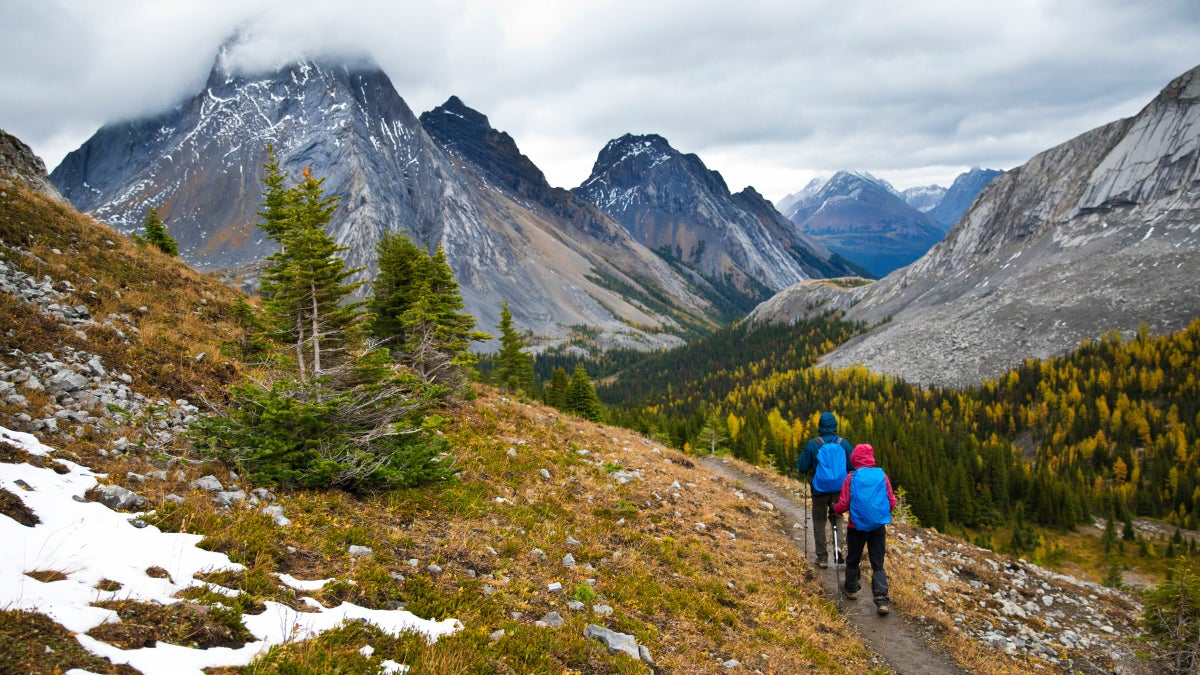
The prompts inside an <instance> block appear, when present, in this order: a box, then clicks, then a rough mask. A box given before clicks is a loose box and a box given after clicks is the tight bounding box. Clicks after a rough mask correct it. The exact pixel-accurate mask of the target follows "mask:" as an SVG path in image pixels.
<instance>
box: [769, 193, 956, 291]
mask: <svg viewBox="0 0 1200 675" xmlns="http://www.w3.org/2000/svg"><path fill="white" fill-rule="evenodd" d="M783 203H786V204H787V208H786V210H785V212H784V215H786V216H787V217H788V218H789V219H790V220H791V221H792V222H793V223H795V225H796V227H797V228H798V229H799V230H800V231H801V232H803V233H805V234H807V235H810V236H812V237H815V238H816V239H818V240H820V241H821V242H822V243H823V244H825V245H826V246H828V247H829V248H830V249H831V250H832V251H834V252H835V253H837V254H839V255H841V256H842V257H843V258H845V259H847V260H851V261H854V262H855V263H857V264H858V265H861V266H862V267H864V268H866V269H867V270H869V272H870V274H871V275H872V276H875V277H881V276H884V275H886V274H887V273H889V272H891V271H892V270H894V269H896V268H898V267H902V266H904V265H907V264H908V263H910V262H912V261H913V260H916V259H917V258H919V257H920V256H921V255H922V254H923V253H925V251H927V250H929V248H930V247H931V246H933V245H934V244H935V243H937V241H938V240H940V239H941V238H942V235H943V231H942V230H941V228H939V227H938V226H937V224H936V223H935V222H934V221H933V220H932V219H930V218H929V217H928V216H927V215H925V214H924V213H921V212H920V211H918V210H917V209H915V208H913V207H912V206H910V205H909V204H908V203H907V202H906V201H905V200H904V198H903V197H902V196H901V195H900V194H899V193H898V192H896V189H895V188H894V187H892V185H891V184H890V183H888V182H887V181H885V180H882V179H880V178H876V177H875V176H873V175H871V174H869V173H866V172H863V171H838V172H837V173H835V174H833V175H832V176H830V177H829V178H828V179H823V180H814V181H812V182H810V183H809V184H808V185H807V186H806V187H805V188H804V189H803V190H801V191H800V192H797V193H793V194H792V195H789V196H788V197H787V198H786V199H785V200H784V202H783Z"/></svg>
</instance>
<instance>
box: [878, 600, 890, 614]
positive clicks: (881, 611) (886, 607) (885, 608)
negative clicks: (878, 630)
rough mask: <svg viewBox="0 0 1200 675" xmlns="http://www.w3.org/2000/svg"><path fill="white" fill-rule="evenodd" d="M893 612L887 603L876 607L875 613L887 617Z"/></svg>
mask: <svg viewBox="0 0 1200 675" xmlns="http://www.w3.org/2000/svg"><path fill="white" fill-rule="evenodd" d="M891 611H892V610H891V608H890V606H889V605H888V604H887V603H884V604H882V605H876V606H875V613H876V614H878V615H879V616H887V615H888V613H889V612H891Z"/></svg>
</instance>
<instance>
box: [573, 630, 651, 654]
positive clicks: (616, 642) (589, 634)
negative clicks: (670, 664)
mask: <svg viewBox="0 0 1200 675" xmlns="http://www.w3.org/2000/svg"><path fill="white" fill-rule="evenodd" d="M583 637H585V638H595V639H597V640H600V641H601V642H603V643H604V646H605V647H608V651H609V653H610V654H618V653H620V654H628V655H629V656H631V657H633V658H635V659H638V660H640V659H641V658H642V655H641V654H640V653H638V644H637V640H636V639H634V637H633V636H632V635H628V634H626V633H618V632H616V631H613V630H609V629H607V628H605V627H603V626H597V625H596V624H594V623H589V624H588V625H587V627H586V628H584V629H583Z"/></svg>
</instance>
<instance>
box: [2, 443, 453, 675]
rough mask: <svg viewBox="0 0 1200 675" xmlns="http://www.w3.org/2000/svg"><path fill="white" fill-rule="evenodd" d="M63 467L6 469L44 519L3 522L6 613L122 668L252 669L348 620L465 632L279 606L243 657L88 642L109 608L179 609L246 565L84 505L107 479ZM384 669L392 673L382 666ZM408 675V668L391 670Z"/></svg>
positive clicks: (271, 608)
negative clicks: (126, 604) (161, 573)
mask: <svg viewBox="0 0 1200 675" xmlns="http://www.w3.org/2000/svg"><path fill="white" fill-rule="evenodd" d="M0 441H4V442H7V443H9V444H11V445H14V446H16V447H19V448H21V449H23V450H25V451H26V452H28V453H30V454H32V455H39V456H41V455H48V454H50V453H52V452H53V449H52V448H49V447H47V446H44V445H42V444H41V443H40V442H39V441H38V440H37V438H36V437H34V436H32V435H31V434H26V433H22V432H17V431H10V430H9V429H6V428H4V427H0ZM54 462H57V463H58V464H61V465H62V466H63V467H65V468H66V469H67V472H66V473H64V474H61V475H60V474H58V473H57V472H55V471H54V470H53V469H50V468H39V467H35V466H32V465H30V464H3V463H0V488H3V489H5V490H7V491H8V492H10V493H12V494H14V495H16V496H17V497H19V498H20V499H21V501H22V502H24V504H25V506H26V507H28V508H29V509H30V510H31V511H33V512H34V513H35V514H37V516H38V518H40V520H41V522H40V523H39V524H38V525H36V526H34V527H25V526H23V525H21V524H19V523H17V522H16V521H15V520H13V519H11V518H0V543H2V546H0V607H3V608H5V609H9V610H28V611H35V612H38V613H41V614H45V615H47V616H49V617H50V618H52V619H53V620H55V621H56V622H58V623H60V624H62V625H63V626H64V627H66V628H67V629H68V630H71V631H73V632H76V633H78V635H77V636H76V637H77V639H78V640H79V642H80V644H82V645H83V646H84V647H85V648H87V649H88V650H89V651H91V652H92V653H94V654H96V655H97V656H101V657H104V658H107V659H109V660H111V661H112V662H113V663H117V664H120V663H127V664H129V665H131V666H133V667H134V668H137V669H138V670H141V671H142V672H144V673H147V674H153V673H163V674H164V675H166V674H170V675H176V674H183V673H189V674H190V673H195V674H196V675H201V673H202V669H203V668H211V667H217V666H242V665H246V664H248V663H249V662H250V661H251V660H253V659H254V657H256V656H257V655H259V654H261V653H264V652H265V651H267V650H268V649H269V648H270V647H272V646H274V645H278V644H282V643H284V642H288V641H294V640H304V639H308V638H311V637H314V636H316V635H318V634H320V633H321V632H323V631H327V630H330V629H333V628H336V627H337V626H339V625H340V624H341V623H342V622H344V621H347V620H361V621H366V622H369V623H371V624H374V625H375V626H378V627H379V628H380V629H381V630H384V631H386V632H388V633H391V634H393V635H397V634H399V633H401V632H404V631H409V632H417V633H421V634H423V635H425V636H426V638H427V639H428V640H429V641H430V642H434V641H436V640H437V639H438V638H439V637H441V636H443V635H451V634H453V633H455V632H457V631H458V630H460V629H461V628H462V624H461V623H460V622H459V621H458V620H457V619H446V620H444V621H431V620H427V619H422V618H420V617H418V616H416V615H414V614H412V613H410V612H407V611H404V610H373V609H366V608H364V607H359V606H357V605H353V604H350V603H343V604H341V605H339V606H338V607H333V608H324V607H320V606H319V605H318V606H317V607H316V609H318V611H316V612H297V611H296V610H294V609H292V608H290V607H287V606H286V605H281V604H278V603H274V602H267V603H265V604H266V607H267V610H266V611H265V612H263V613H262V614H259V615H257V616H254V615H245V616H243V621H244V623H245V625H246V628H247V629H248V630H249V631H250V633H251V634H253V635H254V636H255V638H257V641H255V642H250V643H247V644H246V645H245V646H243V647H241V648H240V649H230V648H213V649H192V648H187V647H180V646H176V645H169V644H164V643H159V644H158V645H157V646H155V647H150V648H145V649H130V650H124V649H119V648H117V647H113V646H112V645H108V644H105V643H103V642H100V641H98V640H95V639H94V638H91V637H89V636H87V635H84V633H85V632H86V631H88V630H91V629H92V628H94V627H96V626H98V625H100V624H103V623H109V622H115V621H119V618H118V617H117V614H116V612H114V611H111V610H107V609H103V608H100V607H93V606H92V605H91V603H93V602H101V601H105V600H135V601H141V602H157V603H161V604H172V603H175V602H179V601H178V600H176V599H175V598H174V597H173V596H175V595H176V594H177V593H179V592H180V591H182V590H184V589H186V588H189V587H192V586H199V585H205V584H204V582H202V581H200V580H197V579H196V578H195V575H196V574H199V573H202V572H213V571H219V570H238V569H241V568H242V566H241V565H239V564H237V563H234V562H232V561H231V560H229V558H228V557H227V556H225V555H224V554H221V553H214V552H211V551H205V550H203V549H200V548H197V547H196V545H197V544H198V543H199V542H200V540H201V539H203V537H201V536H200V535H193V534H179V533H168V532H162V531H161V530H159V529H158V528H156V527H153V526H147V527H143V528H140V529H139V528H137V527H134V526H133V525H132V524H131V523H130V521H131V520H133V519H135V518H136V516H137V514H128V513H118V512H116V511H113V510H111V509H109V508H108V507H106V506H104V505H103V504H100V503H98V502H87V501H83V495H84V493H85V492H87V491H88V490H89V489H90V488H92V487H93V486H95V485H96V484H97V482H98V479H99V478H103V477H104V476H103V474H97V473H94V472H92V471H91V470H90V469H88V468H87V467H85V466H81V465H79V464H75V463H73V462H69V461H66V460H62V459H55V460H54ZM151 567H160V568H163V569H165V570H166V571H167V572H168V575H169V576H168V578H162V579H160V578H155V577H151V576H149V575H147V574H146V570H147V569H148V568H151ZM37 571H55V572H61V573H62V574H65V575H66V579H64V580H61V581H52V582H49V583H44V582H41V581H38V580H36V579H34V578H32V577H30V576H27V574H26V573H27V572H37ZM280 579H281V580H282V581H284V583H287V584H288V585H290V586H292V587H293V588H296V589H299V590H309V589H316V588H320V586H322V585H324V584H325V583H327V581H328V580H321V581H305V580H300V579H295V578H293V577H290V576H288V575H280ZM102 580H109V581H115V582H118V583H119V584H121V588H120V590H117V591H102V590H99V589H97V588H96V586H97V584H99V583H100V582H101V581H102ZM381 667H385V666H383V664H381ZM386 668H387V669H388V670H389V672H402V667H400V666H399V664H394V662H393V663H390V664H388V665H387V666H386Z"/></svg>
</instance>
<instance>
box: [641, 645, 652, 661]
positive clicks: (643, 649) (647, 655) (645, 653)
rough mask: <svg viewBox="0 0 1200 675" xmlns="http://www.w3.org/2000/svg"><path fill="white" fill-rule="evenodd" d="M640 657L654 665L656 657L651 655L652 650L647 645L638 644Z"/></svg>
mask: <svg viewBox="0 0 1200 675" xmlns="http://www.w3.org/2000/svg"><path fill="white" fill-rule="evenodd" d="M638 658H640V659H641V660H642V661H644V662H646V663H648V664H650V665H654V659H653V658H652V657H651V656H650V650H649V649H647V648H646V645H638Z"/></svg>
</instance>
